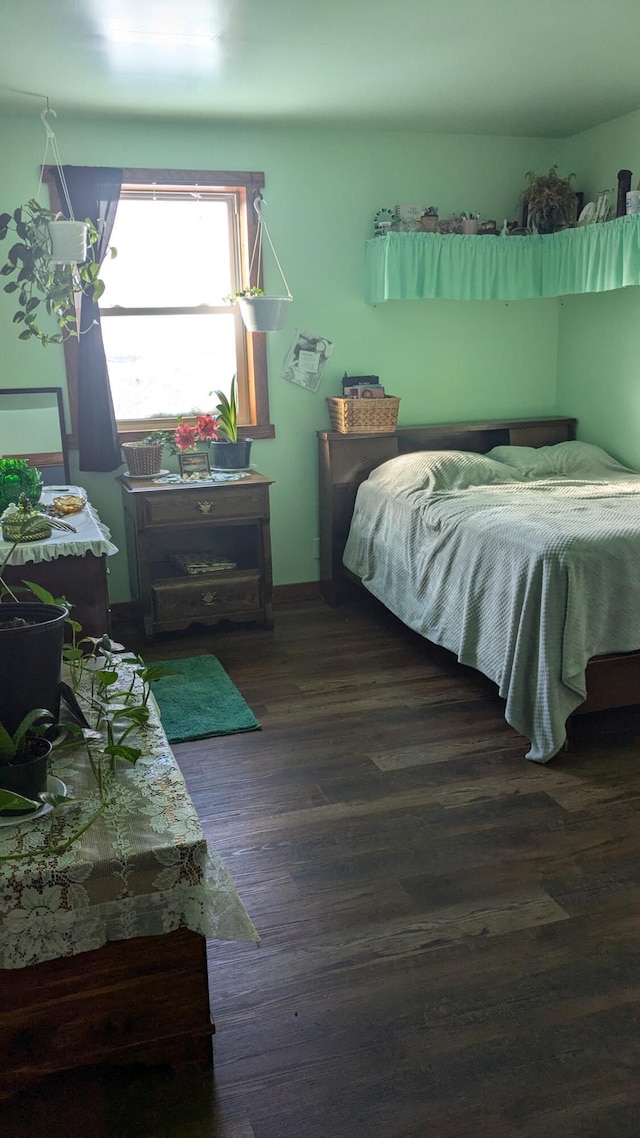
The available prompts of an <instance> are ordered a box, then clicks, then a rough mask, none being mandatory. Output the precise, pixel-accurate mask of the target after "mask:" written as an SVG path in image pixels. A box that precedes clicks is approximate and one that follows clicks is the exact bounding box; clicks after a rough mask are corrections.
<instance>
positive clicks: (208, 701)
mask: <svg viewBox="0 0 640 1138" xmlns="http://www.w3.org/2000/svg"><path fill="white" fill-rule="evenodd" d="M153 662H154V663H156V661H155V660H154V661H153ZM158 663H161V664H162V666H163V667H166V668H171V672H172V674H171V675H170V676H164V677H163V678H162V679H161V680H155V681H154V682H153V683H152V685H151V689H152V691H153V695H154V697H155V700H156V703H157V704H158V707H159V709H160V718H161V719H162V726H163V727H164V730H165V734H166V736H167V739H168V740H169V742H170V743H184V742H185V741H186V740H187V739H207V738H209V736H211V735H232V734H234V733H235V732H237V731H256V730H258V729H259V727H260V724H259V723H258V720H257V719H256V717H255V715H254V714H253V712H252V710H251V708H250V707H249V705H248V704H247V703H246V702H245V700H244V699H243V697H242V696H241V695H240V692H239V691H238V689H237V687H236V685H235V684H234V683H233V681H232V680H230V679H229V676H228V675H227V673H226V672H225V670H224V668H223V667H222V664H221V663H220V662H219V661H218V660H216V658H215V656H209V655H204V656H188V657H187V658H186V659H184V660H162V661H158Z"/></svg>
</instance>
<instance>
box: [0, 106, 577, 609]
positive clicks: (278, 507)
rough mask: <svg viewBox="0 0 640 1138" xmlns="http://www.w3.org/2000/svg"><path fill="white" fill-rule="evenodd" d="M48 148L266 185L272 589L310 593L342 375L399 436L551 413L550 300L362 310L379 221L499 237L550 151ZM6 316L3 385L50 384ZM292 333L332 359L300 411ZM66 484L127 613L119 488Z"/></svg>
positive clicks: (341, 143) (12, 178)
mask: <svg viewBox="0 0 640 1138" xmlns="http://www.w3.org/2000/svg"><path fill="white" fill-rule="evenodd" d="M39 109H40V108H39V107H38V108H37V110H34V113H33V115H31V116H29V117H26V116H25V117H5V118H0V153H2V155H3V161H2V163H1V164H0V210H5V209H7V210H11V209H13V208H14V207H15V206H16V205H18V204H20V203H21V202H22V201H24V200H26V199H27V198H29V197H31V196H33V195H34V194H35V192H36V189H37V185H38V166H39V163H40V161H41V159H42V153H43V148H44V137H43V131H42V126H41V123H40V119H39ZM56 134H57V140H58V144H59V147H60V151H61V154H62V158H63V161H65V162H67V163H69V164H71V165H98V164H100V165H107V166H121V165H122V166H148V167H178V168H181V167H182V168H196V169H198V168H209V169H253V170H264V172H265V175H266V188H265V200H266V206H265V219H266V221H267V224H268V226H269V230H270V233H271V236H272V238H273V241H274V244H275V247H276V250H277V252H278V256H279V257H280V260H281V262H282V265H283V268H284V271H285V274H286V276H287V279H288V282H289V285H290V287H291V291H292V293H293V295H294V303H293V304H292V305H291V314H290V316H289V320H288V325H287V328H286V330H285V331H284V332H282V333H277V334H275V333H274V334H270V335H269V337H268V354H269V372H270V381H269V390H270V402H271V417H272V421H273V422H274V424H275V427H276V438H275V440H269V441H262V442H256V443H254V450H253V455H252V457H253V460H254V462H255V464H256V466H257V468H258V469H259V470H261V471H262V472H263V473H265V474H267V475H269V476H271V477H273V478H274V479H275V480H276V481H275V485H274V486H273V489H272V543H273V560H274V579H275V582H276V583H277V584H286V583H292V582H300V581H310V580H314V579H316V578H317V576H318V563H317V560H316V559H315V549H314V539H315V538H316V536H317V529H318V522H317V470H316V438H315V432H316V430H318V429H321V428H324V427H327V426H328V425H329V423H328V416H327V411H326V404H325V396H327V395H333V394H337V393H338V392H339V390H340V377H341V375H342V374H343V372H345V371H347V372H350V373H352V374H358V373H365V374H368V373H375V374H378V375H379V376H380V379H381V381H382V382H383V383H384V384H385V386H386V388H387V390H388V391H389V393H390V394H393V395H397V396H400V397H401V400H402V402H401V404H400V418H399V421H400V423H401V424H404V425H408V424H418V423H430V422H433V423H437V422H446V421H449V420H456V419H474V418H476V417H485V416H491V417H500V416H503V415H505V416H506V415H528V414H553V413H554V411H555V410H556V359H557V347H558V320H559V302H558V301H555V300H549V301H542V300H540V301H525V302H519V303H512V304H505V303H501V302H449V301H430V302H426V301H415V302H408V303H389V304H386V305H381V306H379V307H377V308H375V309H373V308H368V307H367V306H366V305H365V304H364V302H363V299H362V296H363V264H364V243H365V241H366V240H367V238H368V237H370V235H371V229H372V218H373V215H374V213H375V212H376V210H377V209H379V208H380V207H382V206H391V207H393V206H394V205H395V203H396V202H401V201H402V202H412V201H415V202H420V203H422V204H435V205H437V206H439V208H440V213H441V215H443V216H446V215H448V214H450V213H453V212H455V211H460V210H464V209H467V210H469V209H476V210H479V211H480V214H481V216H482V217H483V218H489V217H492V218H496V220H498V222H500V223H501V221H502V219H503V218H504V217H509V218H514V217H519V214H520V206H519V203H518V199H519V195H520V193H521V190H522V188H523V185H524V173H525V171H527V170H529V169H531V168H535V169H541V170H545V169H548V167H549V166H550V165H551V163H552V162H555V161H560V157H559V156H560V155H561V153H562V147H563V144H562V143H561V142H559V141H558V140H545V139H527V138H497V137H493V136H491V137H477V136H473V137H472V136H462V135H460V136H449V135H429V134H423V133H420V132H416V131H412V132H399V131H377V130H356V129H346V128H345V129H335V128H321V127H318V128H316V129H304V130H303V129H301V128H284V127H278V128H276V127H274V128H264V127H262V126H255V125H251V124H247V125H244V126H242V125H237V124H236V125H234V126H229V125H219V124H216V123H215V122H211V123H210V124H207V125H202V124H198V125H188V124H176V123H171V124H161V123H151V122H148V121H145V122H142V121H140V122H136V121H131V120H121V121H116V120H106V119H105V120H101V119H92V120H88V119H81V118H67V117H65V116H63V115H60V116H59V118H58V119H57V121H56ZM42 200H43V201H45V200H46V197H43V199H42ZM486 240H493V239H492V238H487V239H486ZM1 252H2V247H0V253H1ZM265 278H266V286H267V289H268V288H269V286H270V285H271V286H272V287H273V288H274V289H277V288H278V285H279V283H280V282H279V276H278V273H277V269H276V268H275V266H274V265H273V263H270V261H269V259H268V254H266V253H265ZM11 312H12V309H11V304H10V299H9V298H8V297H5V296H3V295H2V294H1V293H0V346H1V347H2V356H3V365H2V372H1V373H0V383H2V384H4V385H5V386H18V385H23V384H29V385H33V386H35V385H37V384H48V385H49V384H60V385H64V368H63V361H62V351H61V349H58V348H55V347H50V348H47V349H43V348H42V347H41V346H40V345H39V344H32V343H26V344H25V343H19V342H18V340H17V335H16V332H15V330H14V329H13V328H12V326H11V323H10V317H11ZM298 328H301V329H306V330H308V331H311V332H313V333H316V334H320V335H323V336H327V337H328V338H329V339H331V340H333V341H334V342H335V348H334V352H333V355H332V356H331V358H330V360H329V365H328V368H327V371H326V373H325V377H324V380H323V382H322V385H321V387H320V390H319V391H318V393H317V394H315V395H314V394H311V393H310V392H308V391H305V390H303V389H301V388H299V387H296V386H295V385H294V384H291V383H289V382H287V381H286V380H284V379H282V378H280V371H281V368H282V362H283V359H284V357H285V354H286V351H287V348H288V346H289V344H290V342H291V339H292V337H293V333H294V332H295V330H296V329H298ZM77 477H78V480H79V481H80V482H81V483H82V484H83V485H84V486H85V487H86V489H87V491H88V493H89V495H90V498H91V500H92V502H93V503H94V504H95V506H96V507H97V508H98V510H99V512H100V514H101V516H102V519H103V520H104V521H105V522H106V524H107V525H109V527H110V528H111V530H112V534H113V537H114V541H115V542H116V544H117V545H118V546H120V548H121V550H123V552H122V553H120V554H119V555H118V556H117V557H114V558H111V559H110V565H111V585H110V589H111V599H112V600H113V601H114V602H117V601H122V600H126V599H128V597H129V587H128V580H127V574H126V559H125V556H124V534H123V529H122V513H121V506H120V492H119V488H118V486H117V485H116V483H115V480H114V476H113V475H105V474H86V473H83V474H82V475H78V476H77Z"/></svg>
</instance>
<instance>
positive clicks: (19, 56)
mask: <svg viewBox="0 0 640 1138" xmlns="http://www.w3.org/2000/svg"><path fill="white" fill-rule="evenodd" d="M0 28H1V35H0V110H2V109H5V110H6V109H14V110H19V111H25V110H29V109H31V108H32V107H33V97H32V96H33V95H34V94H35V95H38V96H42V97H47V98H48V99H49V101H50V105H51V106H52V107H53V109H54V110H55V111H56V112H57V113H58V114H61V113H63V112H67V113H71V112H73V113H87V114H101V115H102V114H107V115H113V114H116V115H127V116H134V115H135V116H140V115H143V116H154V117H157V118H160V119H169V118H177V119H196V120H204V119H208V120H211V119H212V118H214V119H216V120H218V121H220V120H246V119H251V120H258V121H266V122H292V121H295V122H301V123H308V124H311V123H318V122H335V121H338V120H339V121H341V122H343V123H347V124H353V125H364V124H368V125H377V126H388V127H398V126H406V127H408V128H413V127H419V128H420V129H423V130H427V131H440V132H448V133H461V132H463V133H482V134H515V135H548V136H556V137H564V136H566V135H569V134H575V133H577V132H579V131H581V130H585V129H587V128H588V127H591V126H594V125H596V124H598V123H601V122H606V121H608V120H609V119H612V118H616V117H618V116H620V115H623V114H626V113H628V112H629V111H634V110H637V109H639V108H640V67H639V66H638V42H639V38H640V36H639V33H640V3H638V0H607V2H606V3H602V0H484V2H483V3H481V2H479V0H400V2H398V3H395V4H394V3H391V2H390V0H384V2H383V0H0Z"/></svg>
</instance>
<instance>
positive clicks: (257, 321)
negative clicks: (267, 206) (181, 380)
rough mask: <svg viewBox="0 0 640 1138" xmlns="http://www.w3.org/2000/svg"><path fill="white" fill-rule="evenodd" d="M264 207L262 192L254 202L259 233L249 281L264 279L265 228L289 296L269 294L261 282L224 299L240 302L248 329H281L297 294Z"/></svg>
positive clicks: (250, 330)
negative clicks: (275, 246)
mask: <svg viewBox="0 0 640 1138" xmlns="http://www.w3.org/2000/svg"><path fill="white" fill-rule="evenodd" d="M262 206H263V197H262V194H258V195H257V197H256V198H255V200H254V203H253V208H254V209H255V211H256V213H257V215H258V225H257V227H256V236H255V240H254V242H253V249H252V251H251V260H250V263H249V280H251V278H252V277H253V279H254V280H255V279H256V278H257V279H258V280H260V279H261V275H262V234H263V231H264V234H265V237H266V238H267V241H268V242H269V245H270V246H271V252H272V253H273V258H274V260H275V263H276V265H277V266H278V269H279V272H280V276H281V277H282V283H283V284H284V287H285V289H286V296H265V295H264V292H263V291H262V289H261V288H260V287H259V286H258V285H250V286H248V287H247V288H241V289H238V290H237V291H236V292H233V293H231V295H230V296H225V297H224V300H228V301H231V302H237V304H238V307H239V309H240V314H241V316H242V320H243V323H244V326H245V328H246V329H247V331H248V332H281V331H282V329H283V328H284V326H285V322H286V319H287V304H289V302H290V301H292V300H293V297H292V295H291V292H290V291H289V285H288V284H287V279H286V277H285V275H284V273H283V271H282V265H281V264H280V261H279V260H278V254H277V253H276V251H275V249H274V247H273V241H272V240H271V237H270V234H269V230H268V229H267V226H266V223H265V222H264V221H263V218H262ZM254 266H255V270H254Z"/></svg>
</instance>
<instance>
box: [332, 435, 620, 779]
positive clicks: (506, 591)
mask: <svg viewBox="0 0 640 1138" xmlns="http://www.w3.org/2000/svg"><path fill="white" fill-rule="evenodd" d="M562 445H563V446H567V445H569V446H571V445H573V446H579V445H583V446H584V445H586V444H562ZM546 449H549V448H546ZM480 457H482V458H484V456H474V462H475V461H476V460H477V459H478V458H480ZM418 458H419V456H417V455H416V456H413V455H412V456H403V459H404V460H407V459H416V460H417V459H418ZM403 459H395V460H392V463H386V464H384V466H383V467H380V468H378V471H374V472H373V474H372V476H371V477H370V478H369V479H368V480H367V481H366V482H365V483H363V485H362V486H361V487H360V489H359V491H358V497H357V501H356V507H355V512H354V517H353V522H352V526H351V531H350V534H349V538H348V541H347V546H346V549H345V553H344V563H345V565H346V566H347V568H349V569H350V570H351V571H352V572H353V573H356V574H357V575H358V576H359V577H360V578H361V579H362V582H363V584H364V585H365V586H366V587H367V588H368V589H369V590H370V592H371V593H373V594H374V595H375V596H376V597H378V599H379V600H381V601H382V602H383V603H384V604H385V605H386V606H387V607H388V608H389V609H391V611H392V612H394V613H395V614H396V615H397V616H398V617H399V618H400V619H401V620H402V621H403V622H404V623H405V624H407V625H408V626H409V627H410V628H412V629H414V630H415V631H417V632H419V633H421V634H422V635H423V636H425V637H427V638H428V639H429V640H431V641H433V642H435V643H436V644H440V645H442V646H443V647H445V648H448V649H450V650H451V651H452V652H455V654H456V656H457V657H458V659H459V660H460V661H461V663H463V664H468V665H471V666H473V667H474V668H478V669H479V670H480V671H481V672H483V673H484V674H485V675H486V676H488V677H489V678H490V679H492V680H493V681H494V682H495V683H496V684H497V685H498V688H499V691H500V694H501V695H502V696H503V697H504V698H505V700H506V708H505V717H506V720H507V722H508V723H510V724H511V725H512V727H514V728H515V729H516V730H517V731H519V732H520V733H521V734H522V735H525V736H527V738H529V739H530V740H531V749H530V750H529V752H528V754H527V758H528V759H533V760H534V761H536V762H541V763H543V762H547V761H548V760H549V759H550V758H552V757H553V756H554V755H555V754H557V752H558V751H559V750H560V749H561V747H562V745H563V743H564V740H565V724H566V720H567V717H568V716H569V715H570V713H571V712H572V711H573V710H574V709H575V708H576V707H578V705H579V704H580V703H582V701H583V700H584V699H585V695H586V688H585V669H586V665H587V661H588V660H589V658H590V657H592V656H596V655H601V654H603V653H608V652H626V651H632V650H634V649H638V648H640V475H634V474H632V473H630V472H628V471H626V470H625V469H624V468H622V467H618V468H617V469H614V470H613V471H607V474H608V475H609V477H606V478H593V477H591V478H575V477H568V476H567V475H564V476H560V477H557V476H553V477H543V478H537V479H534V480H531V479H530V478H529V477H526V478H525V477H524V476H523V475H522V474H521V473H520V472H518V471H517V470H513V469H511V470H508V469H506V468H502V469H503V470H504V479H505V480H504V482H502V481H495V479H496V478H499V477H501V475H500V471H499V468H500V467H502V464H501V463H493V467H495V468H498V473H497V474H496V472H495V471H492V472H491V477H490V478H488V481H485V482H484V483H483V484H481V485H470V486H465V485H464V483H465V481H467V479H465V478H463V479H462V480H460V479H458V480H457V482H458V484H461V485H462V488H456V489H446V488H443V480H442V479H439V478H437V477H436V478H435V479H434V478H433V477H431V475H428V476H427V477H426V478H425V474H424V469H423V468H422V467H420V471H421V473H420V477H419V478H418V479H417V482H418V485H417V487H416V484H415V481H416V480H415V479H414V480H413V481H411V478H409V479H408V478H407V476H406V465H407V464H406V462H405V471H404V472H403V473H402V476H401V477H400V479H398V478H397V477H395V478H394V477H393V476H392V475H393V471H392V465H393V463H399V464H400V465H401V467H402V464H403ZM488 461H489V460H487V462H488ZM611 462H612V463H613V466H614V468H616V467H617V464H615V463H614V462H613V460H611ZM419 465H420V464H418V466H419ZM471 465H473V464H471ZM414 466H415V464H414ZM409 467H411V463H409ZM482 476H483V477H484V475H482ZM412 478H413V474H412ZM453 481H454V482H456V479H454V480H453ZM425 483H426V484H425ZM444 485H445V486H446V479H445V480H444ZM638 695H639V702H640V692H639V693H638Z"/></svg>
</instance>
